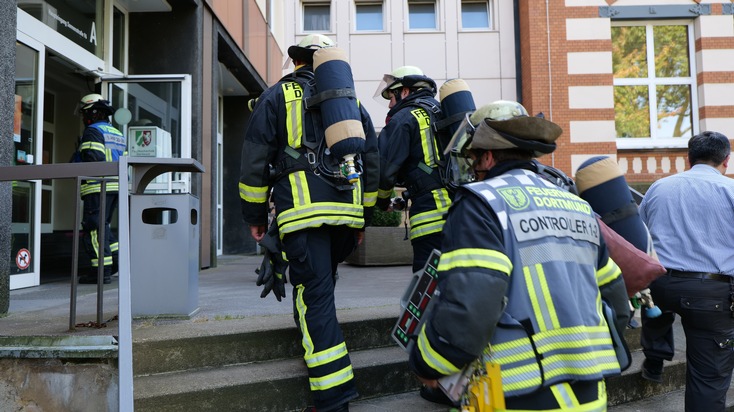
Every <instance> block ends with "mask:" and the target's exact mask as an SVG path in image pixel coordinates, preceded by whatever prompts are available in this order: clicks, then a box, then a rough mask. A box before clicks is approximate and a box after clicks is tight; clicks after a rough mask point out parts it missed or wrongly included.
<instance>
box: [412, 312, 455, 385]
mask: <svg viewBox="0 0 734 412" xmlns="http://www.w3.org/2000/svg"><path fill="white" fill-rule="evenodd" d="M418 350H419V351H420V353H421V358H423V361H424V362H425V363H426V365H428V366H429V367H430V368H431V369H433V370H435V371H437V372H439V373H441V374H442V375H451V374H454V373H456V372H458V371H459V368H457V367H456V366H454V365H452V364H451V362H449V361H448V360H446V358H444V357H443V356H441V355H439V353H438V352H436V351H435V350H434V349H433V348H432V347H431V344H430V342H428V337H426V325H425V324H424V325H423V327H421V331H420V333H419V334H418Z"/></svg>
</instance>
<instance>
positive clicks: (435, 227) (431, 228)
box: [410, 220, 446, 239]
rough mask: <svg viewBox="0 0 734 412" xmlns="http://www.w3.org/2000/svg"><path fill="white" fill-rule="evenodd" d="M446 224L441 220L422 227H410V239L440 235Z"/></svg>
mask: <svg viewBox="0 0 734 412" xmlns="http://www.w3.org/2000/svg"><path fill="white" fill-rule="evenodd" d="M444 223H446V222H445V221H444V220H439V221H437V222H433V223H430V224H425V225H421V226H420V227H413V226H412V225H411V227H410V239H415V238H418V237H421V236H425V235H430V234H431V233H438V232H440V231H441V230H442V229H443V224H444Z"/></svg>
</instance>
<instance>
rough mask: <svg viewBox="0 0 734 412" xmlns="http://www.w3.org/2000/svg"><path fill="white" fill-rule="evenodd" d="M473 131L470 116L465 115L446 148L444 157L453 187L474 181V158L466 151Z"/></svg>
mask: <svg viewBox="0 0 734 412" xmlns="http://www.w3.org/2000/svg"><path fill="white" fill-rule="evenodd" d="M475 131H476V129H475V128H474V125H472V123H471V119H470V114H469V113H467V114H466V116H465V117H464V120H462V122H461V124H459V128H458V129H456V132H455V133H454V135H453V136H452V137H451V140H450V141H449V144H448V145H447V146H446V150H445V151H444V155H445V157H446V158H447V159H448V173H449V179H450V182H451V184H453V185H457V186H458V185H463V184H466V183H471V182H473V181H475V180H476V175H475V174H474V158H473V157H472V156H471V154H470V153H469V151H468V150H467V148H468V147H469V144H470V143H471V141H472V138H473V137H474V132H475Z"/></svg>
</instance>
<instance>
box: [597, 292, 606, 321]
mask: <svg viewBox="0 0 734 412" xmlns="http://www.w3.org/2000/svg"><path fill="white" fill-rule="evenodd" d="M596 315H597V316H598V319H599V326H603V327H605V328H608V327H609V325H608V324H607V320H606V318H604V305H603V304H602V302H601V293H597V294H596Z"/></svg>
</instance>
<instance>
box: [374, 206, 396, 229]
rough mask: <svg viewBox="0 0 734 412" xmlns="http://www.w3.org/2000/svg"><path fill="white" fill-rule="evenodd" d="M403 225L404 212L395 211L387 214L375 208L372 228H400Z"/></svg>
mask: <svg viewBox="0 0 734 412" xmlns="http://www.w3.org/2000/svg"><path fill="white" fill-rule="evenodd" d="M401 223H403V212H400V211H397V210H394V211H392V212H385V211H382V210H380V208H378V207H375V212H374V214H373V215H372V226H389V227H393V226H400V224H401Z"/></svg>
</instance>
